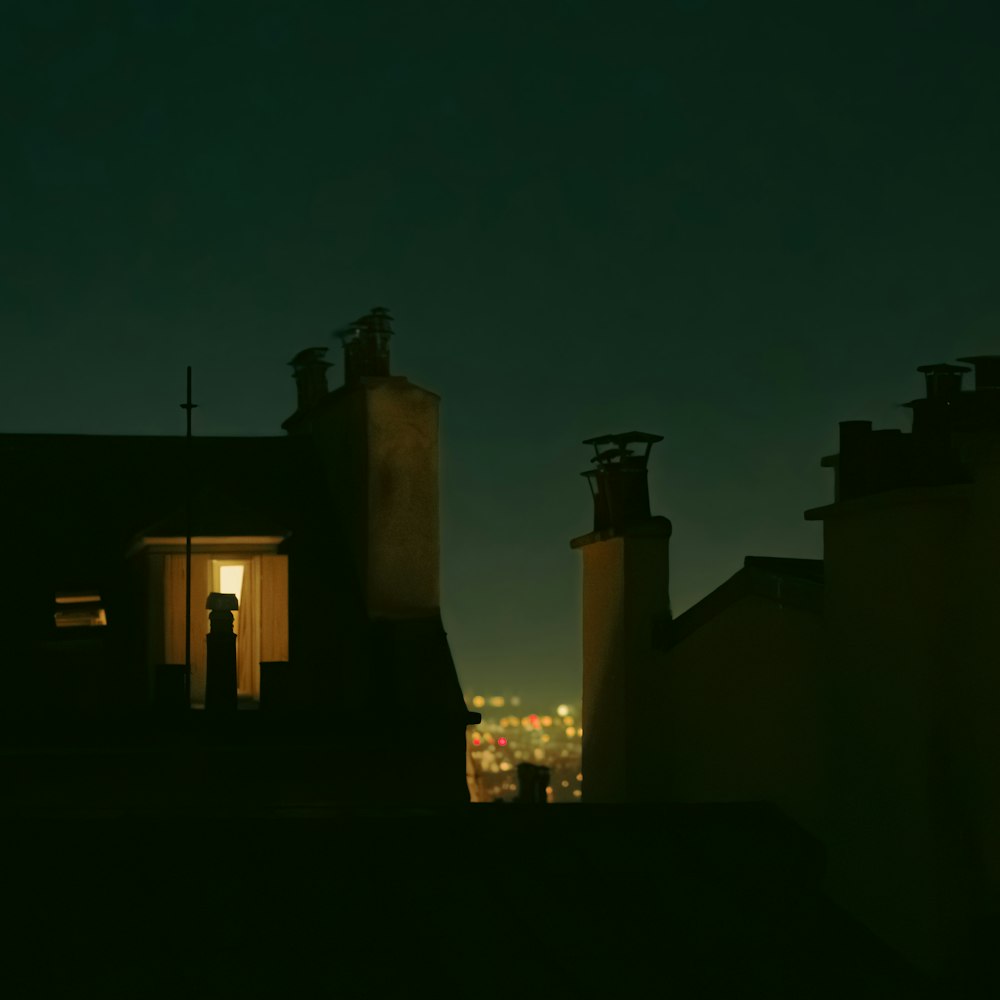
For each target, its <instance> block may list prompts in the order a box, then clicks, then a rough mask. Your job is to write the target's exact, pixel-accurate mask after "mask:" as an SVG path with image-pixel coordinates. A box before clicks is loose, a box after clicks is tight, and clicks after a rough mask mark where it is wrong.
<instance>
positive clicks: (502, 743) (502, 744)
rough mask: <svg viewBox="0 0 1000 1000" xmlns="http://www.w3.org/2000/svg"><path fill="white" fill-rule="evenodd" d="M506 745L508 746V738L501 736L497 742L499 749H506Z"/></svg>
mask: <svg viewBox="0 0 1000 1000" xmlns="http://www.w3.org/2000/svg"><path fill="white" fill-rule="evenodd" d="M506 745H507V737H506V736H501V737H500V738H499V739H498V740H497V746H498V747H505V746H506Z"/></svg>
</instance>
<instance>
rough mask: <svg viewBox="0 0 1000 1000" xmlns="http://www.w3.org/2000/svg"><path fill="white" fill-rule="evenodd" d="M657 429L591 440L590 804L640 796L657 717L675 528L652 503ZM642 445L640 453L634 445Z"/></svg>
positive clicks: (586, 602)
mask: <svg viewBox="0 0 1000 1000" xmlns="http://www.w3.org/2000/svg"><path fill="white" fill-rule="evenodd" d="M662 440H663V438H662V437H660V436H659V435H658V434H643V433H639V432H638V431H632V432H630V433H628V434H606V435H604V436H602V437H596V438H590V439H589V440H587V441H585V442H584V444H592V445H593V446H594V450H595V452H596V454H595V456H594V458H593V459H592V462H593V464H594V465H595V466H596V468H594V469H591V470H590V471H588V472H584V473H583V475H584V476H585V477H586V478H587V482H588V484H589V485H590V488H591V492H592V494H593V497H594V530H593V531H592V532H590V533H588V534H586V535H582V536H580V537H579V538H574V539H573V540H572V541H571V542H570V545H571V546H572V547H573V548H574V549H577V548H578V549H581V550H582V555H583V705H582V709H583V731H584V736H583V771H584V772H585V773H586V775H587V786H586V788H585V790H584V795H585V797H586V800H587V801H588V802H628V801H633V800H636V799H640V798H641V797H642V794H643V793H642V788H643V784H644V776H643V773H642V769H643V766H644V764H643V762H644V761H646V760H648V759H650V758H649V755H648V754H647V753H646V748H645V747H644V745H643V740H645V739H646V734H647V733H649V732H652V731H653V729H654V728H655V726H652V725H650V721H651V720H650V719H649V717H648V713H649V704H648V698H647V697H646V696H645V692H646V691H647V690H648V683H647V670H648V667H649V660H650V657H651V655H652V654H653V642H654V636H655V635H657V634H658V631H659V629H660V628H661V627H662V623H663V622H664V621H669V619H670V586H669V585H670V535H671V532H672V530H673V528H672V525H671V524H670V521H669V519H668V518H666V517H658V516H657V517H654V516H651V514H650V509H649V486H648V482H647V470H646V464H647V461H648V459H649V452H650V449H651V448H652V446H653V444H654V443H655V442H657V441H662ZM636 444H638V445H640V446H644V447H643V450H642V451H641V452H640V453H636V452H634V451H633V449H632V448H631V447H630V445H636Z"/></svg>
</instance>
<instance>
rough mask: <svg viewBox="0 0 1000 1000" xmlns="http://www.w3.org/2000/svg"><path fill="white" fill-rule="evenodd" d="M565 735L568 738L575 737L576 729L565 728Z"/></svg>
mask: <svg viewBox="0 0 1000 1000" xmlns="http://www.w3.org/2000/svg"><path fill="white" fill-rule="evenodd" d="M566 735H567V736H570V737H572V736H576V729H575V728H574V727H573V726H567V727H566Z"/></svg>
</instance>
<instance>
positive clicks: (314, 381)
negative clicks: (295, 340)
mask: <svg viewBox="0 0 1000 1000" xmlns="http://www.w3.org/2000/svg"><path fill="white" fill-rule="evenodd" d="M326 352H327V348H325V347H307V348H306V349H305V350H304V351H299V353H298V354H296V355H295V357H294V358H292V360H291V361H289V362H288V363H289V364H290V365H291V366H292V378H294V379H295V388H296V390H297V391H298V412H299V413H305V412H306V411H307V410H311V409H312V408H313V407H314V406H315V405H316V404H317V403H318V402H320V400H322V399H323V398H324V397H325V396H326V395H327V394H328V393H329V391H330V389H329V387H328V386H327V384H326V370H327V368H331V367H332V365H331V363H330V362H329V361H324V360H323V357H324V355H325V354H326Z"/></svg>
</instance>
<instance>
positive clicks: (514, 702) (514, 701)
mask: <svg viewBox="0 0 1000 1000" xmlns="http://www.w3.org/2000/svg"><path fill="white" fill-rule="evenodd" d="M510 703H511V704H512V705H513V706H514V707H515V708H517V706H518V705H520V704H521V699H520V698H516V697H515V698H511V699H510Z"/></svg>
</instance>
